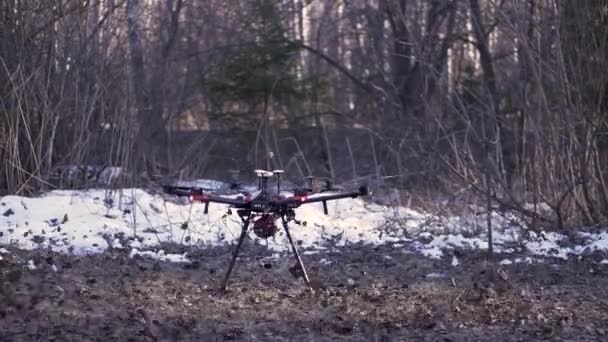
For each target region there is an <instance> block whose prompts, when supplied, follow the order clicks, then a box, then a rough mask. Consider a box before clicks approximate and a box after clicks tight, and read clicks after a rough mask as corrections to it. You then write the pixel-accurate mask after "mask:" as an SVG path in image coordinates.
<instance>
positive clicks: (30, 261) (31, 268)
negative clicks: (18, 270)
mask: <svg viewBox="0 0 608 342" xmlns="http://www.w3.org/2000/svg"><path fill="white" fill-rule="evenodd" d="M27 268H29V269H30V271H33V270H35V269H36V264H34V260H31V259H30V260H29V261H28V262H27Z"/></svg>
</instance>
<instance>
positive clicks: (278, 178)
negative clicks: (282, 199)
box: [272, 170, 285, 195]
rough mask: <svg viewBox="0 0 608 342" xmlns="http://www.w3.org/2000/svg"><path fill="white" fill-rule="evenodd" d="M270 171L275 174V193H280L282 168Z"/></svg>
mask: <svg viewBox="0 0 608 342" xmlns="http://www.w3.org/2000/svg"><path fill="white" fill-rule="evenodd" d="M272 173H274V174H275V176H277V195H280V194H281V174H283V173H285V171H283V170H272Z"/></svg>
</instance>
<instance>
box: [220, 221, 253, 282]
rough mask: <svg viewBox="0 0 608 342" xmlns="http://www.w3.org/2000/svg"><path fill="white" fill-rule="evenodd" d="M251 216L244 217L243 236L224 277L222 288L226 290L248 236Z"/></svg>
mask: <svg viewBox="0 0 608 342" xmlns="http://www.w3.org/2000/svg"><path fill="white" fill-rule="evenodd" d="M250 217H251V216H248V217H247V218H245V219H243V229H242V230H241V236H240V237H239V242H238V243H237V245H236V249H235V250H234V252H233V254H232V261H230V266H229V267H228V272H226V276H225V277H224V282H223V283H222V287H221V290H222V291H226V286H227V285H228V279H230V273H232V269H233V268H234V264H236V258H237V257H238V256H239V250H240V249H241V246H242V245H243V241H244V240H245V237H246V236H247V228H248V227H249V219H250Z"/></svg>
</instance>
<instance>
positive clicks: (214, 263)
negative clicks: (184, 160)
mask: <svg viewBox="0 0 608 342" xmlns="http://www.w3.org/2000/svg"><path fill="white" fill-rule="evenodd" d="M180 248H181V247H174V249H180ZM188 251H189V253H190V257H191V259H192V260H194V262H193V263H192V264H171V263H165V262H158V261H155V260H152V259H146V258H143V257H135V258H129V256H128V254H127V252H125V251H109V252H107V253H105V254H101V255H94V256H82V257H76V256H66V255H58V254H54V253H50V252H48V251H43V250H38V251H20V250H15V249H10V253H9V254H4V255H3V260H1V261H0V284H1V287H0V341H492V340H493V341H602V340H604V341H605V340H608V293H607V291H608V290H607V288H608V287H607V285H608V265H600V264H597V263H594V262H592V261H591V260H587V259H583V260H572V261H567V262H566V261H559V260H545V263H544V264H525V263H520V264H512V265H506V266H501V265H499V264H489V263H487V262H486V261H485V257H484V256H483V255H481V254H479V253H471V252H467V253H464V252H459V253H457V257H458V259H459V261H460V264H459V265H458V266H456V267H454V266H452V265H451V262H452V256H448V257H446V258H445V260H443V259H442V260H432V259H428V258H425V257H422V256H420V255H416V254H412V253H408V252H406V251H405V249H404V247H399V248H396V247H393V246H391V245H384V246H379V247H371V246H361V245H359V246H351V247H339V248H328V249H327V250H326V251H323V252H319V253H316V254H308V253H306V254H305V255H304V256H303V258H304V261H305V263H306V265H307V267H308V269H309V273H310V275H311V278H312V279H313V285H314V287H315V291H314V293H311V292H310V291H309V290H308V289H307V288H306V287H305V286H304V282H303V281H302V279H295V278H294V277H293V276H292V275H291V273H290V272H289V271H288V268H289V267H290V266H292V265H293V262H294V261H293V258H292V256H291V255H285V256H284V257H282V258H276V257H272V254H271V253H270V252H269V251H268V250H266V248H265V247H263V246H259V245H254V244H253V243H251V242H248V241H247V242H246V243H245V246H244V251H243V253H242V257H241V258H240V259H239V261H238V263H237V266H236V268H235V271H234V273H233V277H232V279H231V282H230V284H229V289H228V291H227V293H221V292H219V291H218V290H217V288H218V286H219V283H220V281H221V279H222V278H223V272H224V271H225V269H226V268H227V265H228V262H229V260H230V251H231V249H230V248H228V247H221V248H217V247H216V248H208V249H198V250H191V249H189V250H188ZM504 257H505V256H504V255H503V256H501V257H500V258H504ZM30 260H33V264H34V265H36V269H34V270H31V269H30V268H29V267H28V263H29V264H31V262H30ZM492 265H497V266H492Z"/></svg>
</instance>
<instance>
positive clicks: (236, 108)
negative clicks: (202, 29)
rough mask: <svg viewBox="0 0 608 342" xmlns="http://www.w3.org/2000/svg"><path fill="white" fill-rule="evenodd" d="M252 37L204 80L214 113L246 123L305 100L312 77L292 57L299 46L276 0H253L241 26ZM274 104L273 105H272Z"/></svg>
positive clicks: (232, 52)
mask: <svg viewBox="0 0 608 342" xmlns="http://www.w3.org/2000/svg"><path fill="white" fill-rule="evenodd" d="M242 30H243V32H245V33H246V34H247V35H248V37H247V40H246V41H243V42H240V43H239V44H237V46H236V47H235V48H232V49H229V51H227V52H226V54H225V57H224V59H223V62H222V63H221V64H220V65H219V66H218V67H217V68H216V72H214V73H213V74H212V75H211V76H210V77H209V78H208V79H207V80H205V82H204V85H205V88H206V89H207V91H208V93H209V94H210V95H211V97H212V98H214V99H215V107H216V108H215V110H214V113H212V114H214V115H213V116H215V118H216V119H219V120H220V121H221V119H222V118H225V119H230V120H231V121H232V122H233V123H234V120H235V119H236V120H237V122H238V123H247V122H248V121H249V120H257V119H259V118H260V117H262V116H264V115H266V114H267V113H268V111H270V110H276V109H278V108H279V107H280V105H285V104H287V103H290V102H291V101H292V100H293V99H301V97H302V96H303V95H304V92H305V91H306V88H307V87H308V82H307V81H306V80H302V79H301V78H298V76H297V75H296V69H295V63H294V57H295V56H296V53H297V52H298V50H299V49H300V47H301V44H300V42H299V41H293V40H290V39H289V38H288V36H287V33H286V30H285V28H284V27H283V23H282V20H281V17H280V15H279V12H278V9H277V1H276V0H255V1H253V3H252V9H251V16H250V20H249V21H245V22H244V24H243V27H242ZM273 105H275V106H274V107H276V108H271V107H273Z"/></svg>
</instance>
